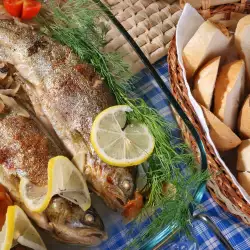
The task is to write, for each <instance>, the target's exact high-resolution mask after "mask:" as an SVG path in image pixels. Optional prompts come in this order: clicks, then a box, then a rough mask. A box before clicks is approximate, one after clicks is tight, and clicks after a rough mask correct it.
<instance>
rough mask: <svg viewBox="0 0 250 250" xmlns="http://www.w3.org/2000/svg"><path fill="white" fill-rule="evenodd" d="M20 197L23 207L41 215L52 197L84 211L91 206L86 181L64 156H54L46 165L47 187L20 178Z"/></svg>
mask: <svg viewBox="0 0 250 250" xmlns="http://www.w3.org/2000/svg"><path fill="white" fill-rule="evenodd" d="M19 192H20V196H21V198H22V200H23V202H24V204H25V206H26V207H27V208H28V209H30V210H31V211H33V212H38V213H41V212H43V211H44V210H45V209H46V208H47V206H48V205H49V202H50V200H51V198H52V197H53V196H54V195H56V194H57V195H60V196H61V197H63V198H65V199H67V200H69V201H71V202H73V203H75V204H77V205H79V206H80V207H81V208H82V209H83V210H84V211H86V210H87V209H89V207H90V206H91V199H90V194H89V190H88V187H87V183H86V180H85V179H84V177H83V175H82V174H81V173H80V172H79V170H78V169H77V168H76V167H75V166H74V164H73V163H72V162H71V161H70V160H69V159H68V158H67V157H64V156H56V157H54V158H52V159H50V160H49V163H48V185H47V187H39V186H36V185H34V184H32V183H31V182H29V180H28V179H27V178H21V181H20V184H19Z"/></svg>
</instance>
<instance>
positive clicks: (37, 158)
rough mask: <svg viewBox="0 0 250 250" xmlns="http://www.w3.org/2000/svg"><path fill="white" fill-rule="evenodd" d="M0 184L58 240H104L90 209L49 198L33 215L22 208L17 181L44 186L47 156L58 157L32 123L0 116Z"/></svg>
mask: <svg viewBox="0 0 250 250" xmlns="http://www.w3.org/2000/svg"><path fill="white" fill-rule="evenodd" d="M0 115H1V116H0V182H1V183H2V184H3V185H4V186H5V187H6V188H7V189H8V190H9V192H10V194H11V197H12V198H13V200H15V202H16V203H18V204H19V205H20V206H21V207H22V208H23V209H24V210H25V212H26V213H27V214H28V215H29V216H30V217H31V218H32V219H33V220H34V221H35V222H36V223H37V224H38V225H39V226H40V227H42V228H44V229H46V230H48V231H50V232H51V233H52V235H53V236H54V237H55V238H57V239H58V240H60V241H64V242H67V243H74V244H82V245H90V246H92V245H97V244H100V242H101V241H102V240H103V239H105V238H106V233H105V232H104V225H103V223H102V221H101V218H100V217H99V215H98V214H97V213H96V211H95V210H94V209H93V208H90V209H89V210H87V211H86V212H84V211H83V210H82V209H81V208H80V207H79V206H77V205H75V204H73V203H71V202H69V201H67V200H65V199H63V198H60V211H61V213H58V206H56V204H57V205H58V204H59V202H58V199H59V198H58V197H53V198H52V199H51V202H50V204H49V206H48V208H47V209H46V210H45V211H44V212H43V213H42V214H38V213H33V212H31V211H29V210H28V208H27V207H25V206H24V204H23V203H22V201H21V199H20V195H19V190H18V186H19V180H20V179H19V178H20V177H23V176H25V177H27V178H28V179H29V180H31V181H32V182H33V183H34V184H37V185H40V186H45V185H46V184H47V166H48V161H49V159H50V158H51V157H54V156H56V155H59V154H62V151H60V149H59V148H58V147H57V146H56V145H54V144H53V142H52V141H50V139H49V138H48V137H47V136H46V134H44V133H43V132H42V131H41V130H40V129H39V126H38V125H37V124H36V123H35V121H34V120H32V119H31V118H27V117H22V116H17V115H15V114H12V113H10V114H8V113H7V114H0ZM88 218H91V221H89V220H87V219H88Z"/></svg>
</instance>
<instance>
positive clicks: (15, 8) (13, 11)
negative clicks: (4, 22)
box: [3, 0, 23, 17]
mask: <svg viewBox="0 0 250 250" xmlns="http://www.w3.org/2000/svg"><path fill="white" fill-rule="evenodd" d="M3 5H4V8H5V9H6V11H7V12H8V13H9V14H10V15H12V16H14V17H21V15H22V10H23V0H4V1H3Z"/></svg>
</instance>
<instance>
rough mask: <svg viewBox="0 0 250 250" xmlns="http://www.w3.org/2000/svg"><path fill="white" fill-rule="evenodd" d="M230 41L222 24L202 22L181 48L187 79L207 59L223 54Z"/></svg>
mask: <svg viewBox="0 0 250 250" xmlns="http://www.w3.org/2000/svg"><path fill="white" fill-rule="evenodd" d="M230 41H231V36H230V35H229V32H228V31H227V29H226V28H225V27H224V28H222V25H220V26H217V25H216V24H214V23H212V22H211V21H206V22H204V23H203V24H202V25H201V26H200V27H199V29H198V30H197V31H196V32H195V34H194V35H193V37H192V38H191V39H190V40H189V42H188V43H187V45H186V46H185V48H184V50H183V54H182V57H183V63H184V67H185V70H186V75H187V79H188V80H189V79H190V78H191V77H192V76H193V75H194V73H195V72H196V70H197V69H198V68H199V67H200V66H201V65H202V64H203V63H205V62H207V61H208V60H211V59H212V58H214V57H216V56H219V55H223V53H224V52H225V51H226V50H227V49H228V47H229V44H230Z"/></svg>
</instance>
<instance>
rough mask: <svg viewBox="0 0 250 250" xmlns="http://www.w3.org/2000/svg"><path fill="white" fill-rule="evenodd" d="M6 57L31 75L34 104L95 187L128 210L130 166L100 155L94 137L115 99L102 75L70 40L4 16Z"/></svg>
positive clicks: (1, 35) (0, 49)
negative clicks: (114, 163)
mask: <svg viewBox="0 0 250 250" xmlns="http://www.w3.org/2000/svg"><path fill="white" fill-rule="evenodd" d="M0 61H4V62H8V63H10V64H12V65H14V66H15V68H16V69H17V71H18V72H19V73H20V75H21V76H22V77H23V78H24V79H25V80H26V81H27V82H26V83H25V89H26V91H27V93H28V95H29V97H30V98H31V100H32V102H33V105H34V107H40V108H41V112H40V113H43V114H45V116H46V117H47V119H48V121H49V123H50V126H52V127H53V129H54V130H55V131H56V133H57V135H58V137H59V138H60V139H61V141H62V142H63V144H64V145H65V147H66V148H67V150H68V151H69V152H70V154H71V156H72V157H74V156H79V154H80V155H81V154H82V159H84V161H83V162H81V164H80V165H81V166H78V167H79V169H80V170H81V171H82V173H83V174H84V175H85V176H86V178H87V181H88V183H89V184H90V186H91V187H92V188H93V190H94V191H95V192H96V193H97V194H98V195H100V196H101V197H102V198H103V199H104V201H105V202H106V203H107V205H108V206H109V207H111V208H112V209H115V210H123V207H124V205H125V204H126V203H127V202H128V200H129V199H130V198H131V196H132V195H133V193H134V178H133V175H132V173H131V170H130V169H128V168H114V167H112V166H108V165H107V164H105V163H103V162H101V161H100V159H99V158H98V157H97V155H96V154H95V152H94V151H93V149H92V147H91V143H90V130H91V126H92V122H93V119H94V118H95V117H96V115H97V114H98V113H100V112H101V111H102V110H104V109H106V108H108V107H109V106H111V105H114V104H115V101H114V98H113V96H112V94H111V93H110V92H109V90H108V89H107V87H106V86H105V84H104V83H103V81H102V79H101V78H100V76H98V75H97V74H96V73H95V71H94V70H93V68H92V67H90V66H89V65H87V64H82V63H81V62H80V60H79V58H78V57H77V56H76V55H75V54H74V53H73V52H72V51H71V50H70V49H69V48H68V47H66V46H63V45H61V44H58V43H56V42H55V41H53V40H52V39H51V38H49V37H46V36H43V35H41V34H38V33H37V32H35V31H34V30H32V28H29V27H23V26H22V27H20V26H19V25H16V24H15V23H14V22H12V21H7V20H1V21H0Z"/></svg>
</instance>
